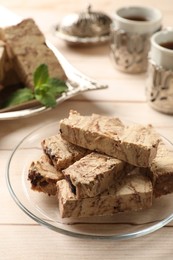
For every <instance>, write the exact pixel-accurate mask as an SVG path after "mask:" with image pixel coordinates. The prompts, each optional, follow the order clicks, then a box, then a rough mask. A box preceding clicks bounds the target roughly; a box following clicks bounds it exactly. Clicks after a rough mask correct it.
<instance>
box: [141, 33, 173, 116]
mask: <svg viewBox="0 0 173 260" xmlns="http://www.w3.org/2000/svg"><path fill="white" fill-rule="evenodd" d="M146 97H147V101H148V103H149V104H150V105H151V107H153V108H154V109H156V110H158V111H160V112H163V113H166V114H173V28H172V29H171V28H168V29H165V30H162V31H160V32H157V33H155V34H154V35H153V36H152V37H151V51H150V54H149V67H148V76H147V82H146Z"/></svg>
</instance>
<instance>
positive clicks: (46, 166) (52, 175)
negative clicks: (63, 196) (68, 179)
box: [28, 155, 64, 195]
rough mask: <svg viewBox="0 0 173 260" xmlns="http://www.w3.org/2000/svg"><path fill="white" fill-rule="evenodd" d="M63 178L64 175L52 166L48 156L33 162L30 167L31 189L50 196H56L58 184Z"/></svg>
mask: <svg viewBox="0 0 173 260" xmlns="http://www.w3.org/2000/svg"><path fill="white" fill-rule="evenodd" d="M63 177H64V176H63V174H62V173H61V172H60V171H57V170H56V169H55V167H54V166H52V165H51V163H50V160H49V158H48V157H47V156H46V155H42V156H41V158H40V159H39V160H37V161H34V162H32V163H31V165H30V167H29V173H28V180H29V181H30V182H31V188H32V189H33V190H36V191H40V192H44V193H47V194H49V195H55V194H56V191H57V188H56V182H57V181H59V180H61V179H63Z"/></svg>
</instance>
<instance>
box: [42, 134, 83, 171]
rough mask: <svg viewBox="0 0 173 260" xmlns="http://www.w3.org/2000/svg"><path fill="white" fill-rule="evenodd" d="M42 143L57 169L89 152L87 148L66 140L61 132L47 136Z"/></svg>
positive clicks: (66, 165)
mask: <svg viewBox="0 0 173 260" xmlns="http://www.w3.org/2000/svg"><path fill="white" fill-rule="evenodd" d="M41 145H42V148H43V151H44V153H45V154H46V155H47V156H48V157H49V159H50V160H51V162H52V164H53V165H54V166H55V168H56V169H57V170H62V169H65V168H67V167H68V166H69V165H71V164H72V163H74V162H75V161H77V160H79V159H80V158H82V157H83V156H85V155H86V154H87V153H88V151H87V150H86V149H84V148H82V147H79V146H76V145H74V144H71V143H69V142H68V141H66V140H64V139H63V138H62V137H61V135H60V134H57V135H54V136H50V137H47V138H45V139H44V140H43V141H42V142H41Z"/></svg>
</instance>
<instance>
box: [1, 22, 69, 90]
mask: <svg viewBox="0 0 173 260" xmlns="http://www.w3.org/2000/svg"><path fill="white" fill-rule="evenodd" d="M1 38H2V39H3V40H4V41H5V43H6V49H7V53H8V56H9V58H10V60H11V62H12V65H13V67H14V69H15V70H16V73H17V74H18V76H19V78H20V80H21V82H22V83H24V84H25V86H26V87H29V88H32V89H33V88H34V82H33V73H34V72H35V70H36V69H37V68H38V66H40V65H41V64H46V65H47V66H48V70H49V74H50V76H51V77H56V78H59V79H66V76H65V73H64V71H63V69H62V67H61V65H60V63H59V61H58V60H57V58H56V57H55V55H54V53H53V52H52V51H51V50H50V49H49V48H48V47H47V45H46V43H45V38H44V35H43V33H42V32H41V31H40V29H39V28H38V26H37V25H36V23H35V22H34V20H32V19H25V20H23V21H22V22H20V23H19V24H17V25H14V26H9V27H7V28H5V29H4V31H3V36H1Z"/></svg>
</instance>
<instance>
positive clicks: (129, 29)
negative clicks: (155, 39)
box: [110, 6, 162, 73]
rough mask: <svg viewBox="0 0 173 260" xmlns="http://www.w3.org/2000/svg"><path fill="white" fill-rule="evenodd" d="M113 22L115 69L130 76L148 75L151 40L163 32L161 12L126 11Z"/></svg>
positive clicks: (132, 8) (138, 8) (135, 8)
mask: <svg viewBox="0 0 173 260" xmlns="http://www.w3.org/2000/svg"><path fill="white" fill-rule="evenodd" d="M113 21H114V22H113V25H112V28H111V43H110V48H111V56H112V58H113V60H114V63H115V67H116V68H117V69H119V70H121V71H123V72H127V73H141V72H144V71H146V70H147V65H148V52H149V50H150V37H151V35H152V34H153V33H155V32H156V31H158V30H160V28H161V22H162V14H161V12H160V11H159V10H157V9H155V8H150V7H143V6H129V7H122V8H120V9H118V10H117V11H116V12H115V14H114V19H113Z"/></svg>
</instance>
